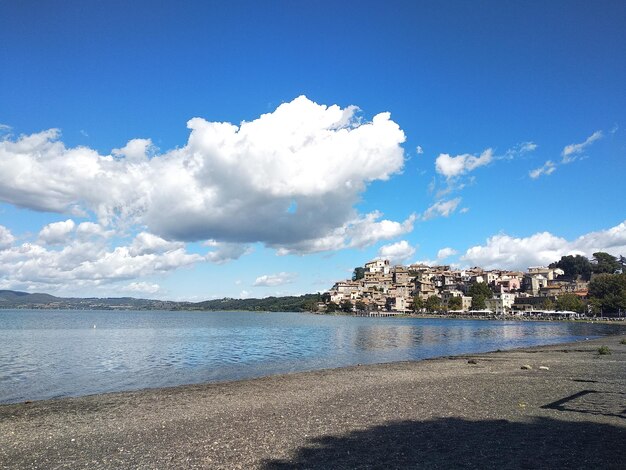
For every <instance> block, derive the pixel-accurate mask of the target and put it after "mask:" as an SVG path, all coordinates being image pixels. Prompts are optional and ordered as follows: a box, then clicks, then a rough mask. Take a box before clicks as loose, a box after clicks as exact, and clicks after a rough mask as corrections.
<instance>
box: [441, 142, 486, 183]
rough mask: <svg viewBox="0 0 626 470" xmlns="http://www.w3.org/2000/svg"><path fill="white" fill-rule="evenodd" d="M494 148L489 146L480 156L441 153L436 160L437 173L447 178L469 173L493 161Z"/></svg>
mask: <svg viewBox="0 0 626 470" xmlns="http://www.w3.org/2000/svg"><path fill="white" fill-rule="evenodd" d="M493 158H494V156H493V150H492V149H490V148H488V149H486V150H485V151H484V152H483V153H481V154H480V155H479V156H476V155H471V154H469V153H465V154H462V155H457V156H455V157H453V156H450V155H449V154H447V153H442V154H440V155H439V156H438V157H437V159H436V160H435V169H436V170H437V173H439V174H440V175H443V176H445V177H446V178H456V177H458V176H461V175H464V174H466V173H469V172H470V171H473V170H475V169H476V168H479V167H481V166H485V165H488V164H489V163H491V162H492V161H493Z"/></svg>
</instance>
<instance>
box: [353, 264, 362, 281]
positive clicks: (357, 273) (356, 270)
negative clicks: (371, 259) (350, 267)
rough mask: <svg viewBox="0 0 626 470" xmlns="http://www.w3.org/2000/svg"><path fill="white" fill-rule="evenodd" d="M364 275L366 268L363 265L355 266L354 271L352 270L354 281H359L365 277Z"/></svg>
mask: <svg viewBox="0 0 626 470" xmlns="http://www.w3.org/2000/svg"><path fill="white" fill-rule="evenodd" d="M364 277H365V268H363V267H361V266H357V267H356V268H354V271H353V272H352V280H353V281H358V280H359V279H363V278H364Z"/></svg>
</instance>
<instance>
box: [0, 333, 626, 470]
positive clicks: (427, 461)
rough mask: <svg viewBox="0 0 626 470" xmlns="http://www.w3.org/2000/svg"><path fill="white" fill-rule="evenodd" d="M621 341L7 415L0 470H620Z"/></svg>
mask: <svg viewBox="0 0 626 470" xmlns="http://www.w3.org/2000/svg"><path fill="white" fill-rule="evenodd" d="M624 338H626V336H611V337H605V338H601V339H597V340H591V341H584V342H581V343H572V344H567V345H562V344H561V345H555V346H543V347H536V348H529V349H520V350H514V351H506V352H494V353H489V354H477V355H472V356H457V357H450V358H439V359H434V360H426V361H420V362H404V363H394V364H382V365H372V366H356V367H349V368H344V369H335V370H326V371H318V372H307V373H298V374H290V375H280V376H273V377H266V378H261V379H255V380H246V381H240V382H230V383H221V384H206V385H191V386H182V387H175V388H167V389H158V390H144V391H139V392H127V393H114V394H105V395H96V396H88V397H81V398H69V399H62V400H48V401H41V402H33V403H24V404H15V405H2V406H0V468H7V469H8V468H11V469H14V468H45V469H51V468H90V469H98V468H141V469H143V468H146V469H165V468H229V469H230V468H263V469H283V468H319V469H329V468H380V469H383V468H384V469H387V468H451V467H462V468H498V469H503V468H551V469H554V468H616V469H617V468H619V469H623V468H626V345H625V344H621V340H622V339H624ZM600 346H608V348H609V349H610V350H611V354H609V355H600V354H598V348H599V347H600ZM525 365H528V366H530V367H531V369H528V370H524V369H522V366H525ZM545 368H547V370H546V369H545Z"/></svg>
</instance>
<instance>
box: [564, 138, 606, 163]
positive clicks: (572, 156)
mask: <svg viewBox="0 0 626 470" xmlns="http://www.w3.org/2000/svg"><path fill="white" fill-rule="evenodd" d="M602 137H603V134H602V131H595V132H594V133H593V134H591V135H590V136H589V137H587V139H586V140H585V141H584V142H581V143H580V144H570V145H566V146H565V147H564V148H563V151H562V152H561V156H562V157H563V158H562V160H561V163H571V162H573V161H575V160H576V159H577V158H576V156H577V155H580V154H581V153H583V151H584V150H585V149H586V148H587V147H589V146H590V145H591V144H592V143H594V142H595V141H596V140H599V139H601V138H602Z"/></svg>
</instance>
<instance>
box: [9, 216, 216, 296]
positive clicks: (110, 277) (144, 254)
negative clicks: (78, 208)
mask: <svg viewBox="0 0 626 470" xmlns="http://www.w3.org/2000/svg"><path fill="white" fill-rule="evenodd" d="M69 225H71V224H67V226H69ZM66 228H67V227H66ZM88 228H90V227H88ZM91 228H93V227H91ZM42 232H44V236H43V237H42V236H41V235H40V237H39V241H38V242H36V243H22V244H16V243H15V239H14V237H13V238H9V237H6V236H5V237H4V238H3V240H5V242H4V243H0V278H1V279H2V280H3V282H2V285H3V286H4V287H5V288H15V289H19V288H27V289H29V290H32V289H40V290H42V291H59V290H72V289H75V288H80V287H85V286H86V287H94V286H101V285H104V284H113V283H116V282H120V281H130V280H135V279H138V278H142V277H146V276H150V275H155V274H165V273H168V272H171V271H174V270H177V269H179V268H182V267H185V266H190V265H192V264H194V263H198V262H202V261H204V260H205V258H204V257H203V256H201V255H199V254H193V253H188V252H187V251H186V250H185V246H184V244H183V243H180V242H167V241H165V240H162V239H158V237H155V236H153V235H151V234H146V233H140V234H139V235H137V236H136V237H135V238H134V239H133V240H132V241H131V242H130V244H121V245H118V246H111V243H110V242H111V240H110V238H107V237H102V236H99V237H87V238H85V237H84V236H82V234H80V233H77V230H76V231H73V232H72V231H67V230H66V231H64V232H63V233H64V234H65V235H64V242H63V245H62V246H60V247H59V246H55V245H51V244H50V243H47V242H43V240H41V239H42V238H45V239H46V240H52V241H54V238H52V239H50V237H52V236H53V235H54V228H53V229H52V230H50V231H47V232H46V231H44V230H42ZM2 233H3V231H2V230H0V237H2ZM11 237H12V235H11Z"/></svg>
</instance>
